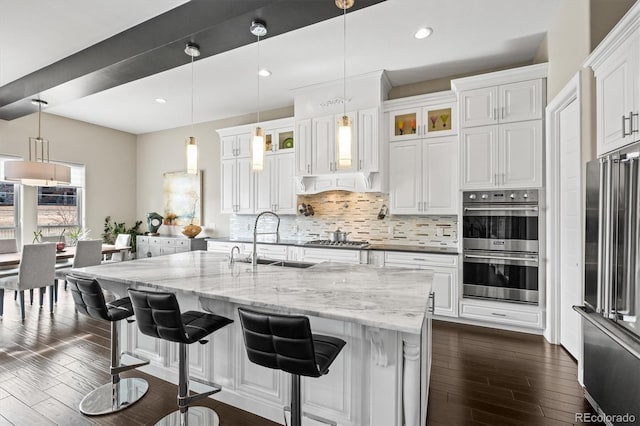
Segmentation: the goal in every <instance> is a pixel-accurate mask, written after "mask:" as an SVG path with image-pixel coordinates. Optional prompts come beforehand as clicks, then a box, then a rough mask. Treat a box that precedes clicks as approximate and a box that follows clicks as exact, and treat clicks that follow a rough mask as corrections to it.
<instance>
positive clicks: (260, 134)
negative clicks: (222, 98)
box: [249, 19, 267, 172]
mask: <svg viewBox="0 0 640 426" xmlns="http://www.w3.org/2000/svg"><path fill="white" fill-rule="evenodd" d="M249 31H251V34H253V35H254V36H256V37H258V43H257V45H258V112H257V120H256V128H255V129H254V131H253V137H252V138H251V170H253V171H254V172H261V171H262V170H264V131H263V130H262V127H260V74H259V73H260V37H263V36H265V35H267V24H266V23H265V22H264V21H261V20H259V19H255V20H253V21H252V22H251V26H250V27H249Z"/></svg>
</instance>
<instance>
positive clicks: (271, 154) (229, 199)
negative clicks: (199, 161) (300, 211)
mask: <svg viewBox="0 0 640 426" xmlns="http://www.w3.org/2000/svg"><path fill="white" fill-rule="evenodd" d="M261 126H262V127H263V129H264V131H265V150H266V161H265V170H263V171H262V172H258V173H256V172H253V171H252V169H251V157H250V141H251V129H252V128H253V127H255V125H253V124H252V125H245V126H238V127H232V128H227V129H220V130H218V134H219V135H220V150H221V152H220V156H221V159H222V161H221V167H220V168H221V171H220V198H221V199H220V205H221V211H222V213H227V214H231V213H235V214H254V213H256V212H259V211H263V210H276V211H278V212H279V213H280V214H295V208H296V203H297V197H296V194H295V180H294V176H295V173H294V168H295V164H294V161H295V159H294V155H295V154H294V148H292V146H293V145H292V144H293V135H294V132H293V119H292V118H288V119H280V120H272V121H266V122H263V123H261Z"/></svg>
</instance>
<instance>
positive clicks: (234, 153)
mask: <svg viewBox="0 0 640 426" xmlns="http://www.w3.org/2000/svg"><path fill="white" fill-rule="evenodd" d="M250 155H251V132H246V131H245V132H242V133H238V134H234V135H227V136H222V137H221V138H220V157H222V158H233V157H248V156H250Z"/></svg>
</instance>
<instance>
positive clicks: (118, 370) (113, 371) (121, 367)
mask: <svg viewBox="0 0 640 426" xmlns="http://www.w3.org/2000/svg"><path fill="white" fill-rule="evenodd" d="M120 354H121V355H128V356H130V357H131V358H133V359H135V360H136V361H140V362H136V363H135V364H125V363H123V362H122V359H121V360H120V361H121V362H120V365H118V366H116V367H114V366H111V367H110V369H109V372H110V373H111V375H115V374H120V373H122V372H123V371H129V370H133V369H134V368H138V367H144V366H145V365H148V364H149V363H150V362H151V361H149V360H148V359H146V358H142V357H140V356H138V355H135V354H133V353H132V352H128V351H123V352H121V353H120Z"/></svg>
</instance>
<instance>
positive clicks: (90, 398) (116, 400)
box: [80, 377, 149, 416]
mask: <svg viewBox="0 0 640 426" xmlns="http://www.w3.org/2000/svg"><path fill="white" fill-rule="evenodd" d="M148 390H149V383H148V382H147V381H146V380H144V379H140V378H137V377H136V378H126V379H120V381H119V382H118V383H107V384H106V385H102V386H100V387H99V388H97V389H94V390H93V391H92V392H91V393H89V394H88V395H87V396H85V397H84V398H83V399H82V401H80V412H81V413H82V414H84V415H87V416H100V415H103V414H110V413H115V412H116V411H120V410H122V409H125V408H127V407H130V406H131V405H132V404H135V403H136V402H138V401H139V400H140V399H141V398H142V397H143V396H144V395H145V394H146V393H147V391H148Z"/></svg>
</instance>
